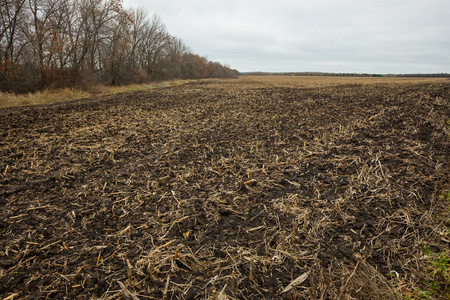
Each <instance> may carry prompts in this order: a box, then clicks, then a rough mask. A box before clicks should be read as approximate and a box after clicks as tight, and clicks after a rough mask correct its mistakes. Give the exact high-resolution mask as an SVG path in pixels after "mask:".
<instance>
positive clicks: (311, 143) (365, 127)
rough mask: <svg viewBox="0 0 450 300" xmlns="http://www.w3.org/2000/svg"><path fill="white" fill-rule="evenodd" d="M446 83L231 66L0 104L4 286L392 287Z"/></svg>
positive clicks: (409, 243) (193, 291)
mask: <svg viewBox="0 0 450 300" xmlns="http://www.w3.org/2000/svg"><path fill="white" fill-rule="evenodd" d="M449 87H450V83H449V82H448V81H438V80H413V81H408V80H394V79H389V80H387V79H383V80H378V81H377V80H373V81H371V80H369V79H366V80H360V79H358V80H355V81H352V79H342V80H341V81H339V80H337V79H330V80H328V81H327V80H326V79H324V78H320V79H318V80H314V78H304V79H296V80H294V79H292V78H289V79H286V78H282V77H275V78H268V77H266V78H261V77H258V78H241V79H238V80H224V81H211V82H202V83H197V84H196V83H191V84H189V85H185V86H178V87H172V88H166V89H163V90H151V91H146V92H136V93H132V94H122V95H116V96H107V97H99V98H92V99H85V100H79V101H74V102H66V103H62V104H55V105H51V106H37V107H26V108H15V109H4V110H0V125H1V126H0V128H1V129H0V130H1V131H0V134H1V136H2V139H1V140H0V173H1V174H0V187H1V188H0V204H1V205H0V222H1V223H0V230H1V234H0V286H2V287H3V288H2V289H0V298H1V299H3V298H8V297H12V298H14V299H16V298H25V297H27V296H29V297H31V298H39V297H41V298H47V297H48V298H53V299H63V298H64V297H67V296H68V297H70V298H73V299H75V298H79V299H81V298H91V299H118V298H128V299H161V298H166V299H264V298H265V299H305V298H306V299H355V298H356V299H401V297H402V295H405V294H406V293H409V292H411V291H413V290H414V289H415V288H416V287H420V284H421V280H422V279H424V278H425V276H426V274H424V272H423V264H424V262H425V261H426V258H425V257H424V255H423V254H422V252H421V251H420V249H421V247H422V246H423V245H424V244H425V243H426V244H428V245H432V247H434V248H439V247H445V241H446V239H445V238H442V236H441V235H440V234H441V233H442V232H443V229H444V227H443V226H444V224H443V222H442V218H441V217H440V216H442V213H443V211H445V208H444V206H443V205H444V204H443V203H442V201H440V200H439V199H438V197H435V195H434V194H435V186H437V185H439V184H441V185H442V182H441V179H442V177H443V175H444V173H445V170H446V166H447V165H448V164H449V162H448V158H449V157H450V150H449V149H450V145H449V128H448V126H447V125H446V122H447V119H448V115H450V105H449V101H448V100H449V98H450V92H449Z"/></svg>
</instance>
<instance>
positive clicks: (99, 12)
mask: <svg viewBox="0 0 450 300" xmlns="http://www.w3.org/2000/svg"><path fill="white" fill-rule="evenodd" d="M237 74H239V72H238V71H236V70H232V69H231V68H229V67H228V66H224V65H222V64H220V63H218V62H211V61H209V60H208V59H207V58H205V57H201V56H199V55H196V54H194V53H192V51H191V50H190V49H189V47H188V46H187V45H185V44H184V42H183V41H182V40H181V39H179V38H176V37H174V36H172V35H170V34H169V33H168V32H167V30H166V27H165V25H164V23H163V22H162V20H161V19H160V18H159V17H158V16H157V15H154V16H152V17H150V16H149V15H148V14H147V13H146V12H144V11H143V10H142V9H125V8H124V7H123V3H122V0H64V1H61V0H0V91H8V92H29V91H34V90H39V89H43V88H56V87H65V86H80V87H85V86H89V85H92V84H97V83H100V84H108V85H109V84H110V85H122V84H129V83H146V82H150V81H159V80H170V79H175V78H181V79H198V78H213V77H220V78H223V77H233V76H236V75H237Z"/></svg>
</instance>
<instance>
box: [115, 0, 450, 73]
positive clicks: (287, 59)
mask: <svg viewBox="0 0 450 300" xmlns="http://www.w3.org/2000/svg"><path fill="white" fill-rule="evenodd" d="M124 6H125V7H128V8H129V7H140V8H143V9H144V10H146V11H147V12H148V13H149V15H150V16H151V15H152V14H154V13H157V14H158V15H159V16H160V17H161V19H162V21H163V22H164V24H165V25H166V27H167V30H168V32H169V33H170V34H172V35H174V36H177V37H179V38H181V39H182V40H183V41H184V42H185V44H187V45H188V46H189V47H190V48H191V49H192V51H193V52H194V53H195V54H199V55H201V56H206V57H208V59H209V60H212V61H218V62H220V63H222V64H228V65H229V66H231V67H232V68H234V69H237V70H239V71H241V72H248V71H269V72H290V71H321V72H358V73H441V72H446V73H450V0H299V1H290V0H276V1H270V0H226V1H225V0H223V1H222V0H221V1H217V0H124Z"/></svg>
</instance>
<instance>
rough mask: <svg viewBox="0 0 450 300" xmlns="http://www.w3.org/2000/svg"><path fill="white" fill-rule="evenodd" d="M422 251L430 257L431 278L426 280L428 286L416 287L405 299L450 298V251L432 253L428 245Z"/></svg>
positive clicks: (428, 266)
mask: <svg viewBox="0 0 450 300" xmlns="http://www.w3.org/2000/svg"><path fill="white" fill-rule="evenodd" d="M422 253H423V254H424V255H425V256H427V257H428V261H427V267H426V270H427V273H428V275H429V277H428V278H429V279H428V281H427V282H424V284H425V285H426V286H428V288H426V289H421V288H418V287H416V288H415V292H414V293H413V294H409V295H405V296H404V299H405V300H406V299H407V300H413V299H450V252H448V251H441V252H439V253H432V252H431V250H430V248H429V246H428V245H424V246H423V247H422Z"/></svg>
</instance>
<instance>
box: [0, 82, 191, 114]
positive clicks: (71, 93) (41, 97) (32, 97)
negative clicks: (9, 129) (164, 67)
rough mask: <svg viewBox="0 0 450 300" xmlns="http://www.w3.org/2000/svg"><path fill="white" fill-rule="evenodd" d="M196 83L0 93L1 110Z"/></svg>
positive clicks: (165, 83) (101, 86)
mask: <svg viewBox="0 0 450 300" xmlns="http://www.w3.org/2000/svg"><path fill="white" fill-rule="evenodd" d="M189 82H194V80H171V81H164V82H158V83H151V84H132V85H126V86H103V85H96V86H91V87H89V88H88V89H77V88H61V89H53V90H48V89H46V90H44V91H38V92H35V93H28V94H11V93H0V108H5V107H19V106H28V105H41V104H49V103H57V102H64V101H69V100H76V99H83V98H91V97H97V96H106V95H114V94H120V93H130V92H136V91H145V90H150V89H155V88H161V87H171V86H176V85H181V84H186V83H189Z"/></svg>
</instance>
